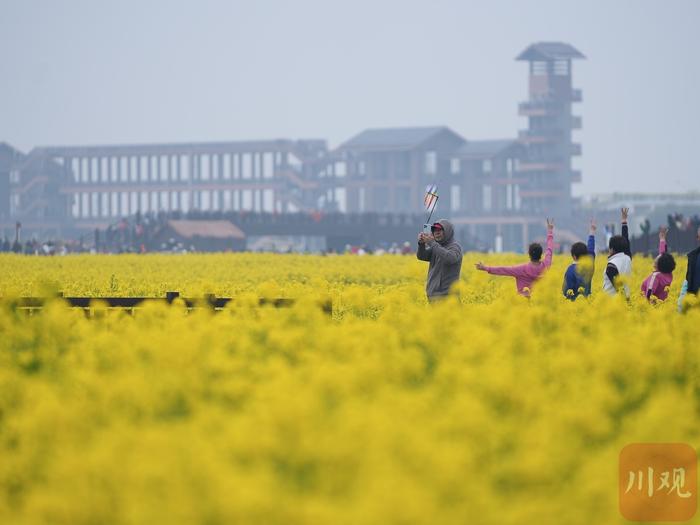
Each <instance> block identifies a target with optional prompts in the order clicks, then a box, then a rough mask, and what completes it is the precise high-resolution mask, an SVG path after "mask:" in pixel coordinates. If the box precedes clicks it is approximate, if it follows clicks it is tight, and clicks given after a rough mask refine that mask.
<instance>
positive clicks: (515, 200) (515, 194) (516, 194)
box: [513, 184, 522, 210]
mask: <svg viewBox="0 0 700 525" xmlns="http://www.w3.org/2000/svg"><path fill="white" fill-rule="evenodd" d="M521 204H522V202H521V200H520V186H518V185H517V184H516V185H515V186H514V187H513V206H514V207H515V209H516V210H519V209H520V206H521Z"/></svg>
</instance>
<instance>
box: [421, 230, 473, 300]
mask: <svg viewBox="0 0 700 525" xmlns="http://www.w3.org/2000/svg"><path fill="white" fill-rule="evenodd" d="M430 230H431V233H421V234H420V235H418V252H416V257H418V259H420V260H421V261H428V262H430V266H429V267H428V282H427V284H426V286H425V292H426V294H427V295H428V301H430V302H432V301H434V300H436V299H441V298H443V297H445V296H446V295H447V293H448V292H449V291H450V286H451V285H452V283H454V282H455V281H457V280H458V279H459V272H460V270H461V269H462V247H461V246H460V245H459V244H458V243H457V242H456V241H455V240H454V235H455V231H454V226H452V223H451V222H450V221H446V220H445V219H440V220H439V221H437V222H436V223H434V224H433V225H432V227H431V228H430Z"/></svg>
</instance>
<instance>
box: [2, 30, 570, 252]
mask: <svg viewBox="0 0 700 525" xmlns="http://www.w3.org/2000/svg"><path fill="white" fill-rule="evenodd" d="M581 58H583V55H582V54H581V53H580V52H578V51H577V50H576V49H574V48H573V47H571V46H570V45H568V44H563V43H537V44H533V45H531V46H529V47H528V48H527V49H525V50H524V51H523V52H522V53H521V54H520V55H519V56H518V57H517V60H522V61H527V62H528V64H529V79H528V85H529V100H528V101H526V102H523V103H521V104H520V105H519V107H518V111H519V114H520V115H522V116H524V117H526V118H527V119H528V126H527V129H526V130H524V131H521V132H520V133H519V134H518V136H517V137H512V138H507V139H503V140H479V141H468V140H466V139H465V138H463V137H461V136H460V135H459V134H457V133H456V132H454V131H453V130H451V129H450V128H448V127H446V126H436V127H414V128H388V129H368V130H365V131H363V132H361V133H359V134H358V135H356V136H354V137H352V138H350V139H349V140H347V141H346V142H344V143H343V144H341V145H340V146H339V147H337V148H336V149H334V150H329V149H328V147H327V145H326V142H325V141H324V140H286V139H285V140H282V139H281V140H270V141H245V142H211V143H189V144H151V145H106V146H67V147H41V148H35V149H34V150H32V151H31V152H29V153H28V154H26V155H25V154H23V153H21V152H19V151H17V150H15V149H14V148H12V147H11V146H9V145H6V144H3V145H0V226H1V227H2V228H3V229H4V230H5V232H6V234H7V231H8V229H11V228H13V227H14V223H15V221H21V222H22V223H23V226H24V231H25V232H26V233H25V234H32V233H34V234H38V235H42V236H50V235H57V236H60V235H69V234H70V233H71V232H76V231H92V230H94V229H96V228H98V229H104V228H106V227H107V226H109V225H110V224H113V223H115V222H116V221H117V220H119V219H120V218H122V217H127V216H131V215H135V214H137V213H140V214H147V213H152V212H172V211H180V212H185V213H186V212H190V211H192V210H196V211H204V212H212V213H213V212H252V213H269V214H283V213H293V212H314V213H319V212H320V213H331V212H340V213H350V214H355V213H384V214H420V213H422V212H423V196H424V192H425V188H426V186H427V185H429V184H437V185H438V188H439V192H440V200H439V203H438V210H437V212H436V215H437V216H440V217H449V218H451V219H453V220H454V221H455V223H456V224H457V225H458V226H459V227H460V228H464V230H463V231H461V232H460V238H462V240H463V242H466V241H469V242H471V243H472V244H474V245H478V246H479V247H481V248H483V249H491V250H497V251H499V250H501V249H505V250H520V249H522V248H523V247H524V246H525V245H526V244H527V243H528V242H529V241H530V239H531V237H533V236H536V235H539V234H540V233H543V232H544V229H543V228H544V226H543V224H544V216H545V215H551V216H556V217H557V219H558V221H559V222H558V224H559V225H562V226H566V224H567V219H568V218H570V217H571V216H572V213H573V211H572V210H573V208H574V206H573V201H572V196H571V186H572V184H573V183H574V182H578V181H580V180H581V174H580V172H578V171H575V170H573V169H572V162H571V161H572V157H573V156H576V155H579V154H580V153H581V148H580V145H578V144H576V143H574V142H573V141H572V132H573V131H574V130H576V129H578V128H580V127H581V120H580V117H576V116H573V115H572V112H571V111H572V109H571V108H572V104H573V103H575V102H579V101H581V98H582V97H581V92H580V90H576V89H573V87H572V79H571V73H572V68H571V64H572V61H573V60H575V59H581ZM396 240H397V241H401V240H405V239H396Z"/></svg>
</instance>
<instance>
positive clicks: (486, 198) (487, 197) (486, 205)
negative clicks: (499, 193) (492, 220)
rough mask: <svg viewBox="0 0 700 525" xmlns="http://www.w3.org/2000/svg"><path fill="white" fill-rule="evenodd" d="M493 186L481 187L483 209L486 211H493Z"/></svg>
mask: <svg viewBox="0 0 700 525" xmlns="http://www.w3.org/2000/svg"><path fill="white" fill-rule="evenodd" d="M491 197H492V196H491V185H490V184H484V185H483V186H482V187H481V207H482V209H483V210H484V211H491V204H492V201H491Z"/></svg>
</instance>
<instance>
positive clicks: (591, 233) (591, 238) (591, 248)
mask: <svg viewBox="0 0 700 525" xmlns="http://www.w3.org/2000/svg"><path fill="white" fill-rule="evenodd" d="M596 229H597V225H596V222H595V219H591V226H590V228H589V229H588V246H587V247H588V255H590V256H591V257H594V258H595V232H596Z"/></svg>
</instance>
